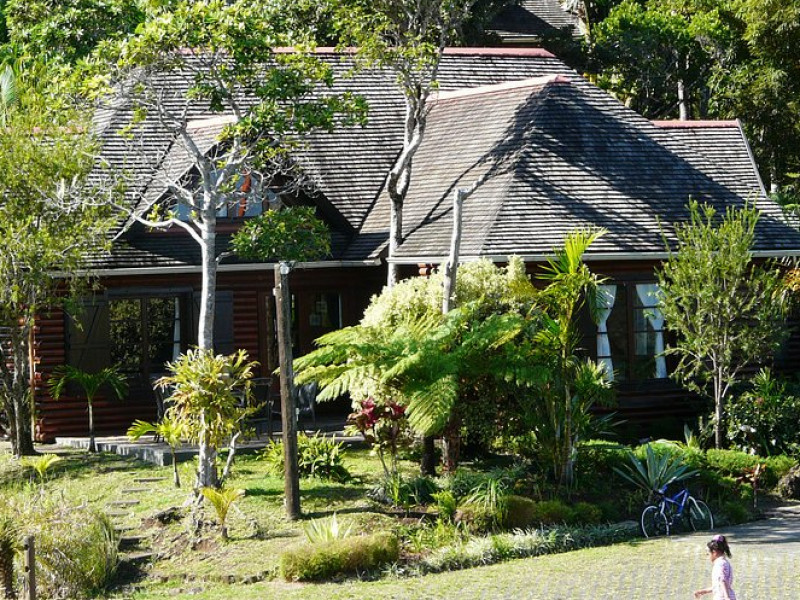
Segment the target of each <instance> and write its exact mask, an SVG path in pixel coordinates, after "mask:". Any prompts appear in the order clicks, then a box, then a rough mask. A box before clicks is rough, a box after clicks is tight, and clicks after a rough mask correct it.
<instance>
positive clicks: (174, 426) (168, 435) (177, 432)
mask: <svg viewBox="0 0 800 600" xmlns="http://www.w3.org/2000/svg"><path fill="white" fill-rule="evenodd" d="M150 433H152V434H154V435H156V436H158V437H160V438H161V439H163V440H164V441H165V442H166V443H167V445H168V446H169V451H170V454H172V481H173V483H174V484H175V487H176V488H179V487H181V480H180V476H179V475H178V462H177V461H176V460H175V450H176V448H180V445H181V436H182V434H183V428H182V427H181V424H180V423H178V422H177V421H175V420H174V419H170V418H169V417H164V418H163V419H161V420H160V421H159V422H158V423H148V422H147V421H134V422H133V425H131V426H130V429H128V438H130V440H131V441H134V442H135V441H136V440H138V439H139V438H140V437H142V436H143V435H147V434H150Z"/></svg>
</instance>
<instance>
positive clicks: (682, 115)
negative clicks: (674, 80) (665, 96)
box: [678, 79, 689, 121]
mask: <svg viewBox="0 0 800 600" xmlns="http://www.w3.org/2000/svg"><path fill="white" fill-rule="evenodd" d="M678 118H679V119H680V120H681V121H688V120H689V101H688V99H687V98H686V84H685V83H684V82H683V79H681V80H679V81H678Z"/></svg>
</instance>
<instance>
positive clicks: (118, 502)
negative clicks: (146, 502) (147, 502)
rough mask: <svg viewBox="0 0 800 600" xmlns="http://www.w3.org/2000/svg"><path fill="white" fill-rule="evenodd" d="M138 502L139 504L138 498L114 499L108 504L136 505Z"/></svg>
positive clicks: (107, 504)
mask: <svg viewBox="0 0 800 600" xmlns="http://www.w3.org/2000/svg"><path fill="white" fill-rule="evenodd" d="M137 504H139V501H138V500H112V501H111V502H107V503H106V506H117V507H119V506H136V505H137Z"/></svg>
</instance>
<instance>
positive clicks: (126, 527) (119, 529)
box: [114, 523, 136, 537]
mask: <svg viewBox="0 0 800 600" xmlns="http://www.w3.org/2000/svg"><path fill="white" fill-rule="evenodd" d="M134 529H136V528H135V527H134V526H133V525H119V524H117V523H115V524H114V531H116V532H117V533H118V534H119V535H120V537H123V534H125V533H127V532H128V531H133V530H134Z"/></svg>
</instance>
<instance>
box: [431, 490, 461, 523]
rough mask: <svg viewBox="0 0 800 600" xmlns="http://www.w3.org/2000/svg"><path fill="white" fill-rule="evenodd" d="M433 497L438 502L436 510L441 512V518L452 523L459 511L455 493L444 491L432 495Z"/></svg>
mask: <svg viewBox="0 0 800 600" xmlns="http://www.w3.org/2000/svg"><path fill="white" fill-rule="evenodd" d="M431 496H432V497H433V499H434V500H435V501H436V509H437V510H438V511H439V518H440V519H442V520H444V521H448V522H452V520H453V518H454V517H455V516H456V511H457V510H458V500H457V499H456V497H455V495H454V494H453V492H452V491H450V490H442V491H441V492H436V493H434V494H431Z"/></svg>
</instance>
